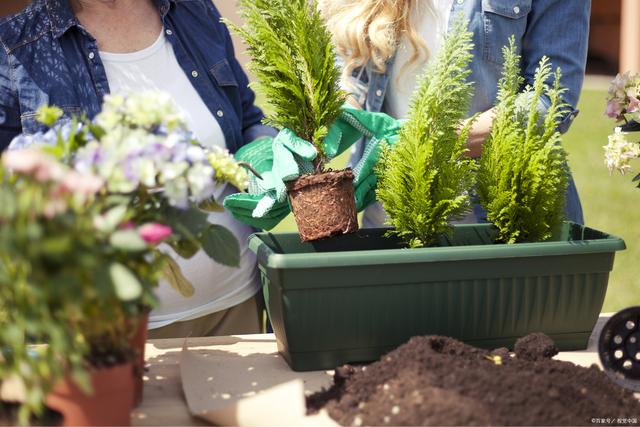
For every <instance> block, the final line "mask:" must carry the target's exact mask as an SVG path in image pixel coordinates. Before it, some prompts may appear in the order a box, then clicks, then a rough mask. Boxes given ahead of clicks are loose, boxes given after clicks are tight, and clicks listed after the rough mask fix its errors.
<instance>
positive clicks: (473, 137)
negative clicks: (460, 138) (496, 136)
mask: <svg viewBox="0 0 640 427" xmlns="http://www.w3.org/2000/svg"><path fill="white" fill-rule="evenodd" d="M494 119H495V111H494V109H493V108H492V109H491V110H487V111H485V112H484V113H481V114H479V115H478V117H477V118H476V120H475V122H474V123H473V125H472V126H471V132H470V133H469V140H468V141H467V148H468V149H469V151H468V152H467V156H469V157H471V158H472V159H477V158H478V157H480V156H481V155H482V145H483V144H484V142H485V141H486V140H487V138H488V137H489V135H490V134H491V128H492V127H493V120H494ZM469 120H471V119H467V120H465V121H464V122H463V125H466V124H467V123H468V121H469Z"/></svg>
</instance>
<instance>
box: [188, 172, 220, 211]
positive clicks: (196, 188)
mask: <svg viewBox="0 0 640 427" xmlns="http://www.w3.org/2000/svg"><path fill="white" fill-rule="evenodd" d="M213 173H214V171H213V168H212V167H211V166H209V165H205V164H202V163H196V164H194V165H193V166H192V167H191V168H190V169H189V171H188V172H187V181H188V182H189V189H190V190H191V194H192V195H193V198H194V199H195V201H196V202H201V201H203V200H206V199H208V198H210V197H211V196H212V194H213V190H214V188H215V183H214V180H213Z"/></svg>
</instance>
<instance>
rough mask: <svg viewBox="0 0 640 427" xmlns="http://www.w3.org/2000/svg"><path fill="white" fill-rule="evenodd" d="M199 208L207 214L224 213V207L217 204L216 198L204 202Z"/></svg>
mask: <svg viewBox="0 0 640 427" xmlns="http://www.w3.org/2000/svg"><path fill="white" fill-rule="evenodd" d="M198 207H199V208H200V209H202V210H203V211H205V212H224V208H223V207H222V205H221V204H219V203H218V202H216V200H215V199H214V198H211V199H209V200H205V201H203V202H202V203H200V204H199V205H198Z"/></svg>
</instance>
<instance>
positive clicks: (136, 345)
mask: <svg viewBox="0 0 640 427" xmlns="http://www.w3.org/2000/svg"><path fill="white" fill-rule="evenodd" d="M148 325H149V312H148V311H147V313H145V314H143V315H142V316H140V317H139V318H138V319H137V321H136V322H135V327H136V333H135V334H134V335H133V337H131V339H130V340H129V344H130V346H131V350H133V352H134V359H133V384H134V393H133V406H134V407H136V406H138V405H139V404H140V403H141V402H142V397H143V390H144V381H143V379H142V377H143V376H144V348H145V345H146V343H147V326H148Z"/></svg>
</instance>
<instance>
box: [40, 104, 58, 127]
mask: <svg viewBox="0 0 640 427" xmlns="http://www.w3.org/2000/svg"><path fill="white" fill-rule="evenodd" d="M63 114H64V111H62V109H61V108H59V107H56V106H55V105H53V106H51V105H43V106H42V107H40V108H38V110H37V111H36V120H37V121H38V122H40V123H42V124H43V125H46V126H48V127H51V126H53V125H54V124H55V123H56V122H57V121H58V120H59V119H60V117H62V115H63Z"/></svg>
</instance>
